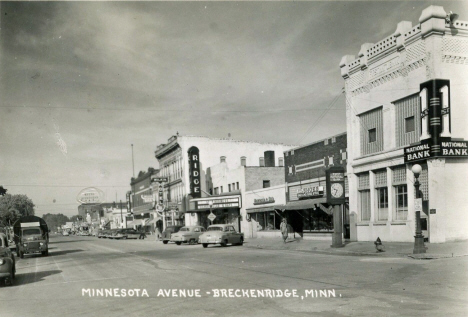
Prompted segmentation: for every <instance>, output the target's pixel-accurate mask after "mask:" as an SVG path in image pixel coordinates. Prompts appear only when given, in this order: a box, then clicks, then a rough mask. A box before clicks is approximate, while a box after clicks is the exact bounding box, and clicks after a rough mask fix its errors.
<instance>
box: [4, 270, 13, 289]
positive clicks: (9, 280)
mask: <svg viewBox="0 0 468 317" xmlns="http://www.w3.org/2000/svg"><path fill="white" fill-rule="evenodd" d="M5 286H13V272H10V277H7V278H6V279H5Z"/></svg>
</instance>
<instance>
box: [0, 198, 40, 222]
mask: <svg viewBox="0 0 468 317" xmlns="http://www.w3.org/2000/svg"><path fill="white" fill-rule="evenodd" d="M34 207H35V206H34V203H33V202H32V200H31V199H30V198H28V196H26V195H10V194H5V195H4V196H0V220H1V222H3V223H4V224H6V225H12V224H13V223H14V222H15V221H16V220H17V219H18V218H20V217H22V216H34Z"/></svg>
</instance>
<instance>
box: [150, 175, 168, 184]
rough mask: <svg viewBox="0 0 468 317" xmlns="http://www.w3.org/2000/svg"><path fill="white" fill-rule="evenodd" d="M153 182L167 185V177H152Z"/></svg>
mask: <svg viewBox="0 0 468 317" xmlns="http://www.w3.org/2000/svg"><path fill="white" fill-rule="evenodd" d="M151 182H153V183H166V182H167V177H159V176H152V177H151Z"/></svg>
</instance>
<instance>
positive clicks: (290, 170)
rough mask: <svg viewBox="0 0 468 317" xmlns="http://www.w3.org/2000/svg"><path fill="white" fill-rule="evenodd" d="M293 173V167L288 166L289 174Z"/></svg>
mask: <svg viewBox="0 0 468 317" xmlns="http://www.w3.org/2000/svg"><path fill="white" fill-rule="evenodd" d="M292 173H293V172H292V166H288V174H289V175H291V174H292Z"/></svg>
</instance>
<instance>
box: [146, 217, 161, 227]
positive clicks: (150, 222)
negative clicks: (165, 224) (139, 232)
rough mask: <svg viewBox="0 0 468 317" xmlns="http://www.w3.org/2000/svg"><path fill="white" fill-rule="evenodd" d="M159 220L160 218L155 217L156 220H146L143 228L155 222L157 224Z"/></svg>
mask: <svg viewBox="0 0 468 317" xmlns="http://www.w3.org/2000/svg"><path fill="white" fill-rule="evenodd" d="M160 219H161V218H159V217H156V218H154V219H151V220H149V219H146V222H145V226H150V225H152V224H153V223H154V224H156V222H157V221H158V220H160Z"/></svg>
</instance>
